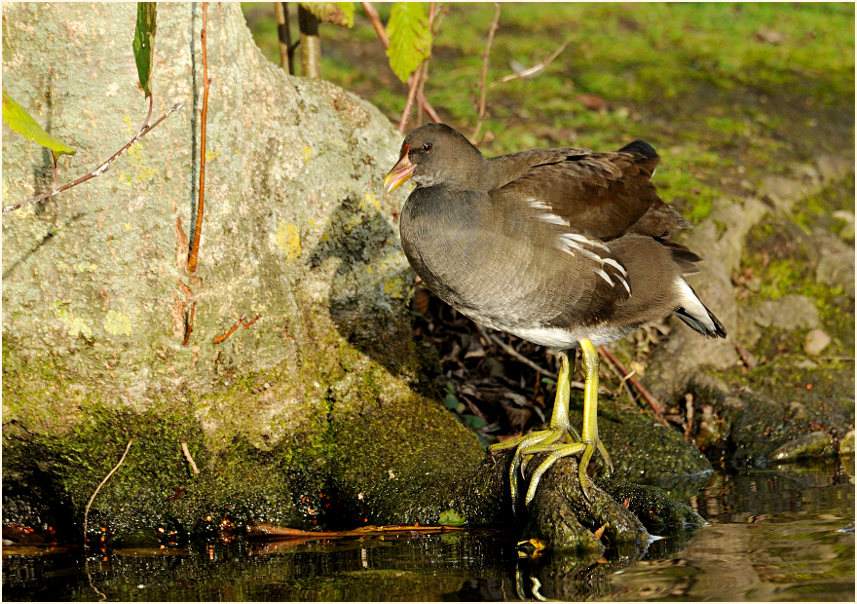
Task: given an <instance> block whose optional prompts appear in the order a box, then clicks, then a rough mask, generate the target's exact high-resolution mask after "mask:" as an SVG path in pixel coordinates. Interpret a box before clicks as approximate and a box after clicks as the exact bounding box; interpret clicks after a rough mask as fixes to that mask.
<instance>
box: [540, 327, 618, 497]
mask: <svg viewBox="0 0 857 604" xmlns="http://www.w3.org/2000/svg"><path fill="white" fill-rule="evenodd" d="M580 349H581V351H582V352H583V375H584V386H583V431H582V432H581V439H580V442H579V443H572V444H568V445H548V444H547V443H545V444H542V443H539V444H538V445H535V446H530V447H527V449H526V450H525V451H524V452H523V453H524V454H525V455H530V454H535V453H544V452H548V451H550V452H551V454H550V455H549V456H548V457H547V459H545V460H544V461H543V462H542V463H541V464H539V467H538V468H536V470H535V472H533V475H532V476H531V477H530V486H529V488H528V489H527V495H526V497H525V498H524V502H525V503H526V504H529V503H530V501H532V499H533V497H534V496H535V494H536V488H537V487H538V484H539V480H541V477H542V474H544V473H545V472H546V471H547V469H548V468H550V467H551V466H552V465H553V464H554V463H556V461H557V460H558V459H561V458H563V457H567V456H568V455H574V454H576V453H579V452H580V451H583V455H582V456H581V457H580V463H579V464H578V470H577V475H578V480H579V481H580V488H581V489H582V490H583V494H584V495H585V496H586V498H587V499H589V477H588V476H587V475H586V469H587V468H588V467H589V460H590V459H592V455H593V453H595V450H596V449H597V450H598V451H599V452H600V453H601V455H602V456H603V457H604V461H605V462H607V466H608V467H609V468H610V470H611V471H612V470H613V462H611V461H610V456H609V455H608V454H607V449H605V448H604V444H603V443H602V442H601V440H600V439H599V438H598V352H597V351H596V350H595V346H594V345H593V344H592V342H591V341H590V340H588V339H587V338H582V339H581V340H580ZM566 379H567V376H566ZM557 390H559V384H557ZM566 421H567V420H566Z"/></svg>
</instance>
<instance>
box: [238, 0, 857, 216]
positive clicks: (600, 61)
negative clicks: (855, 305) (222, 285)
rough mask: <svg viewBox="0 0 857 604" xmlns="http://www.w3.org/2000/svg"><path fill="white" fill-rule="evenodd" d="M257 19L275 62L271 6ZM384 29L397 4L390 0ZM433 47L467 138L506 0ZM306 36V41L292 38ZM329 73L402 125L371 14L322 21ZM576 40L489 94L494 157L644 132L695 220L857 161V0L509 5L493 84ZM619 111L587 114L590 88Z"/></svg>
mask: <svg viewBox="0 0 857 604" xmlns="http://www.w3.org/2000/svg"><path fill="white" fill-rule="evenodd" d="M244 7H245V14H247V15H248V20H249V21H250V23H251V28H252V29H253V32H254V35H255V36H256V40H257V42H258V43H259V45H260V47H261V48H262V49H263V51H264V52H265V53H266V55H267V56H268V57H269V58H271V59H272V60H274V61H276V60H278V59H277V45H276V33H275V32H276V29H275V27H274V25H273V9H272V8H271V6H270V4H268V3H256V4H252V3H248V4H245V5H244ZM377 7H378V9H379V11H380V13H381V16H382V19H384V20H385V21H386V18H387V16H388V15H389V9H390V6H389V5H383V4H378V5H377ZM448 7H449V13H448V14H447V15H446V16H445V18H444V20H443V23H442V25H441V29H440V34H439V35H438V38H437V40H436V41H435V45H434V49H433V57H432V61H431V65H430V78H429V81H428V83H427V85H426V95H427V97H428V99H429V100H430V101H431V103H432V104H433V105H434V107H435V108H436V109H437V110H438V111H439V112H440V115H441V117H442V119H443V120H444V121H446V122H448V123H450V124H451V125H453V126H455V127H457V128H459V129H460V130H462V131H464V132H466V133H469V132H471V131H472V129H473V127H474V125H475V123H476V119H477V109H476V107H477V101H478V83H479V75H480V70H481V67H482V57H481V55H482V52H483V49H484V45H485V40H486V34H487V30H488V25H489V23H490V21H491V18H492V16H493V11H494V7H493V5H492V4H451V5H448ZM294 35H296V34H294ZM321 36H322V39H323V42H322V45H323V50H322V52H323V62H322V73H323V74H324V77H325V78H327V79H329V80H330V81H332V82H334V83H336V84H338V85H340V86H342V87H343V88H346V89H348V90H350V91H352V92H354V93H356V94H358V95H360V96H363V97H364V98H366V99H368V100H369V101H371V102H372V103H373V104H375V105H376V106H378V107H379V108H380V109H381V110H382V111H383V112H384V113H385V114H386V115H388V116H389V117H390V118H391V120H392V121H394V122H397V121H398V117H399V115H400V113H401V111H402V109H403V107H404V103H405V94H406V88H405V86H404V85H403V84H402V83H401V82H399V81H398V80H397V79H396V78H395V76H393V74H392V72H391V71H390V69H389V67H388V66H387V64H386V57H385V55H384V52H383V49H382V48H381V46H380V43H379V42H378V40H377V37H376V35H375V32H374V30H373V29H372V27H371V25H370V24H369V23H368V21H367V19H366V18H365V16H364V14H363V12H362V9H360V8H359V7H358V9H357V15H356V18H355V27H354V29H353V30H347V29H344V28H339V27H336V26H333V25H328V24H323V25H322V27H321ZM566 40H568V41H569V44H568V46H567V48H566V49H565V51H564V52H563V53H562V54H561V55H560V56H559V57H558V58H557V59H556V60H555V61H554V62H553V63H551V64H550V65H549V66H548V67H547V69H545V70H544V71H542V72H541V73H540V74H539V75H537V76H536V77H533V78H530V79H526V80H515V81H512V82H508V83H505V84H501V85H499V86H496V87H494V88H491V89H490V90H489V91H488V97H487V100H488V111H489V112H488V116H487V118H486V120H485V125H484V130H486V131H488V132H490V133H491V135H493V138H492V137H491V136H490V135H489V137H487V138H486V140H485V141H483V143H482V145H481V148H482V149H483V151H484V152H485V153H486V154H487V155H495V154H500V153H508V152H511V151H516V150H521V149H525V148H533V147H539V146H574V147H580V148H589V149H615V148H618V147H620V146H622V145H623V144H625V143H627V142H628V141H630V140H632V139H634V138H644V139H646V140H648V141H650V142H651V143H652V144H653V145H654V146H655V147H656V148H657V149H659V152H660V154H661V155H662V156H663V158H664V159H663V162H662V164H661V168H660V169H659V170H658V175H657V177H656V180H657V183H658V185H659V187H661V189H662V190H663V191H664V193H665V196H666V197H667V198H668V199H670V200H672V201H674V202H676V204H677V206H678V207H679V209H680V210H682V211H683V212H685V213H687V214H688V215H689V216H690V217H691V219H693V220H698V219H701V218H703V217H705V216H706V215H707V214H708V213H709V212H710V210H711V208H712V207H713V205H714V203H715V201H716V200H717V199H718V198H720V197H727V198H728V197H730V196H736V195H739V194H745V193H746V191H745V190H744V186H745V185H744V184H742V182H743V181H746V180H747V179H749V180H751V181H752V180H755V179H757V178H761V177H762V176H763V175H764V174H768V173H771V172H782V171H784V170H785V166H786V165H788V164H790V163H793V162H794V161H805V160H809V159H811V158H812V157H813V156H814V155H815V154H818V153H831V152H834V153H836V152H842V150H843V149H844V150H845V152H846V153H849V154H852V156H853V135H854V114H853V107H854V6H853V5H852V4H845V3H840V4H800V5H793V4H781V3H766V4H723V3H720V4H711V3H685V4H672V3H671V4H646V3H632V4H589V3H560V4H541V3H508V4H503V7H502V14H501V17H500V28H499V30H498V31H497V35H496V37H495V41H494V46H493V49H492V53H491V62H490V67H489V71H488V81H489V82H491V81H494V80H497V79H499V78H501V77H503V76H505V75H507V74H509V73H510V72H511V68H510V62H512V61H514V62H517V63H519V64H522V65H524V66H531V65H534V64H536V63H538V62H540V61H541V60H542V59H544V58H545V57H547V56H548V55H549V54H550V53H551V52H553V51H554V50H555V49H556V48H557V47H558V46H559V45H560V44H562V43H563V42H564V41H566ZM584 93H585V94H591V95H596V96H599V97H601V98H603V99H604V100H605V101H606V103H607V107H608V110H607V111H606V112H597V111H593V110H591V109H587V108H586V107H585V106H584V105H583V104H582V103H580V102H579V101H578V100H577V98H578V96H579V95H581V94H584Z"/></svg>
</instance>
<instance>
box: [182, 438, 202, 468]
mask: <svg viewBox="0 0 857 604" xmlns="http://www.w3.org/2000/svg"><path fill="white" fill-rule="evenodd" d="M181 445H182V453H184V458H185V459H186V460H187V462H188V463H189V464H190V469H191V470H193V473H194V474H199V468H197V467H196V463H195V462H194V461H193V457H192V456H191V454H190V449H188V448H187V443H186V442H185V439H181Z"/></svg>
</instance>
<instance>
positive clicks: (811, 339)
mask: <svg viewBox="0 0 857 604" xmlns="http://www.w3.org/2000/svg"><path fill="white" fill-rule="evenodd" d="M828 344H830V336H829V335H827V334H826V333H824V332H823V331H821V330H820V329H811V330H810V331H809V333H808V334H806V340H804V343H803V349H804V350H805V351H806V353H807V354H808V355H811V356H818V355H819V354H821V351H822V350H824V349H825V348H826V347H827V345H828Z"/></svg>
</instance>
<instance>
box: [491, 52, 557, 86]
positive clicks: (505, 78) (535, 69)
mask: <svg viewBox="0 0 857 604" xmlns="http://www.w3.org/2000/svg"><path fill="white" fill-rule="evenodd" d="M570 42H571V40H566V41H565V42H563V43H562V46H560V47H559V48H557V49H556V50H555V51H553V52H552V53H551V54H550V56H548V58H546V59H545V60H544V61H542V62H541V63H537V64H535V65H533V66H532V67H530V68H529V69H524V70H523V71H519V72H517V73H510V74H509V75H507V76H503V77H502V78H500V79H499V80H494V81H493V82H491V83H490V84H488V88H489V89H491V88H494V86H499V85H500V84H504V83H506V82H511V81H512V80H519V79H521V78H526V77H527V76H531V75H533V74H535V73H538V72H540V71H541V70H543V69H544V68H545V67H547V66H548V65H550V64H551V63H552V62H553V60H554V59H556V58H557V57H558V56H559V55H560V53H562V51H563V50H565V47H566V46H568V45H569V43H570Z"/></svg>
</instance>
